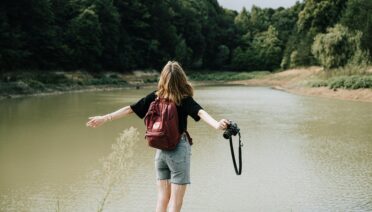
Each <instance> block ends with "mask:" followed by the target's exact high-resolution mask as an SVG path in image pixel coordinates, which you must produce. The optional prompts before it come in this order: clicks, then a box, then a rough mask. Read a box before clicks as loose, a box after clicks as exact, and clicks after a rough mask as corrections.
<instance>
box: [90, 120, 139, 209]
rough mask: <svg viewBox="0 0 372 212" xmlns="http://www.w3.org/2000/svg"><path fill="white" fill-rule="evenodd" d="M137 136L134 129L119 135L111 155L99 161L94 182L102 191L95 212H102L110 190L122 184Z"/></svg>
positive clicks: (128, 167)
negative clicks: (99, 166)
mask: <svg viewBox="0 0 372 212" xmlns="http://www.w3.org/2000/svg"><path fill="white" fill-rule="evenodd" d="M138 135H139V133H138V130H137V129H136V128H134V127H130V128H129V129H126V130H124V131H123V132H122V133H120V135H119V137H118V138H117V139H116V143H115V144H113V145H112V146H111V150H112V151H111V153H110V154H109V155H108V156H106V157H105V158H103V159H102V160H101V161H100V162H101V168H100V169H98V170H95V172H94V181H95V182H96V183H97V184H98V185H100V186H101V189H102V191H103V195H102V197H101V199H100V200H99V204H98V207H97V212H102V211H103V209H104V207H105V206H106V203H107V200H108V198H109V196H110V194H111V192H112V190H113V189H114V188H115V187H116V186H118V185H119V184H120V183H122V182H123V180H124V179H125V178H126V177H127V176H128V174H129V170H130V169H131V167H133V161H132V157H133V155H134V152H133V146H134V144H135V143H136V142H138V140H139V137H138Z"/></svg>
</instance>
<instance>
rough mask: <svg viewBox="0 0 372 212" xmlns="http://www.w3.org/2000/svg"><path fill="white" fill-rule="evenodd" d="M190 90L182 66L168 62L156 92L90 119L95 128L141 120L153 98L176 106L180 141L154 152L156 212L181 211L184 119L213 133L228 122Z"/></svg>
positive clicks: (185, 180)
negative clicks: (207, 108) (126, 118)
mask: <svg viewBox="0 0 372 212" xmlns="http://www.w3.org/2000/svg"><path fill="white" fill-rule="evenodd" d="M193 94H194V91H193V88H192V86H191V84H190V83H189V82H188V81H187V77H186V74H185V72H184V71H183V69H182V67H181V66H180V65H179V64H178V63H177V62H171V61H170V62H168V63H167V64H166V65H165V66H164V68H163V70H162V72H161V74H160V79H159V83H158V89H157V90H156V91H154V92H151V93H150V94H148V95H147V96H146V97H144V98H142V99H140V100H139V101H138V102H137V103H134V104H132V105H129V106H126V107H123V108H121V109H119V110H117V111H115V112H112V113H109V114H106V115H104V116H94V117H89V121H88V122H87V123H86V125H87V126H89V127H93V128H95V127H98V126H100V125H102V124H103V123H105V122H107V121H111V120H115V119H119V118H122V117H124V116H126V115H129V114H131V113H133V112H134V113H135V114H136V115H137V116H138V117H140V118H141V119H142V118H144V117H145V115H146V113H147V111H148V109H149V106H150V103H151V102H152V101H154V100H155V99H156V97H160V98H165V99H168V100H170V101H173V102H174V103H175V104H176V107H177V113H178V119H179V126H178V127H179V131H180V133H181V138H180V142H179V143H178V144H177V146H176V148H175V149H174V150H160V149H157V150H156V155H155V169H156V176H157V187H158V201H157V206H156V211H157V212H165V211H167V207H168V209H169V211H170V212H177V211H180V210H181V206H182V201H183V197H184V194H185V191H186V186H187V184H190V155H191V145H192V142H191V141H190V140H189V138H188V136H186V130H187V117H188V116H191V117H192V118H193V119H194V120H195V121H199V120H200V119H202V120H203V121H205V122H206V123H208V124H209V125H210V126H212V127H213V128H215V129H216V130H217V129H219V130H224V129H226V127H227V125H228V123H229V122H228V120H226V119H222V120H220V121H219V122H217V121H216V120H215V119H214V118H212V117H211V116H210V115H209V114H208V113H207V112H206V111H205V110H203V108H202V107H201V106H200V105H199V104H198V103H197V102H196V101H195V100H194V99H193Z"/></svg>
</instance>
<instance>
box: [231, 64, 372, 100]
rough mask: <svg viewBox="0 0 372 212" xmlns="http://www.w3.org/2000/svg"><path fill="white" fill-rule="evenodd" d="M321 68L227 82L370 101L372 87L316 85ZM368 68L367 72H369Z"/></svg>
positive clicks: (295, 92) (300, 93) (307, 94)
mask: <svg viewBox="0 0 372 212" xmlns="http://www.w3.org/2000/svg"><path fill="white" fill-rule="evenodd" d="M322 71H323V70H322V68H320V67H309V68H297V69H290V70H286V71H283V72H278V73H273V74H269V75H266V76H263V77H261V78H256V79H251V80H237V81H231V82H228V83H229V84H243V85H248V86H268V87H272V88H273V89H277V90H282V91H286V92H289V93H294V94H298V95H306V96H320V97H327V98H336V99H343V100H352V101H363V102H372V89H371V88H361V89H353V90H351V89H343V88H334V89H330V88H329V87H327V86H316V87H314V82H318V81H319V79H320V78H321V75H322ZM371 71H372V70H371V69H370V70H369V71H368V72H371Z"/></svg>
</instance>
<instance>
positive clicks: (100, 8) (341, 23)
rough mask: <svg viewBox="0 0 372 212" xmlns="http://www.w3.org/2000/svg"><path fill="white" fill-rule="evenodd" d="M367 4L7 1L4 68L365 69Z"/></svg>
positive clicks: (2, 22) (344, 0)
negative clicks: (233, 6) (238, 6)
mask: <svg viewBox="0 0 372 212" xmlns="http://www.w3.org/2000/svg"><path fill="white" fill-rule="evenodd" d="M371 50H372V1H371V0H305V1H304V2H297V3H296V4H295V5H294V6H292V7H290V8H278V9H270V8H265V9H263V8H259V7H256V6H253V7H252V8H251V9H250V10H246V9H242V11H240V12H237V11H233V10H229V9H225V8H222V7H221V6H220V5H219V4H218V2H217V0H3V1H2V3H1V4H0V70H1V71H9V70H22V69H35V70H77V69H84V70H88V71H97V70H119V71H128V70H134V69H152V68H155V69H158V68H160V67H162V66H163V65H164V64H165V62H166V61H167V60H178V61H180V62H181V63H182V65H183V66H185V67H188V68H191V69H224V70H226V69H237V70H243V69H244V70H274V69H279V68H289V67H295V66H308V65H316V64H321V65H323V66H325V67H327V68H334V67H339V66H344V65H345V64H347V63H349V62H350V61H351V60H352V61H354V62H356V63H360V62H363V61H366V60H368V59H369V58H370V55H369V53H368V52H370V51H371Z"/></svg>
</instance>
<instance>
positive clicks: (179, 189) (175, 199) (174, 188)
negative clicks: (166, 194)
mask: <svg viewBox="0 0 372 212" xmlns="http://www.w3.org/2000/svg"><path fill="white" fill-rule="evenodd" d="M186 186H187V185H178V184H173V183H172V185H171V197H170V202H169V212H179V211H181V207H182V202H183V197H184V196H185V191H186Z"/></svg>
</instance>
